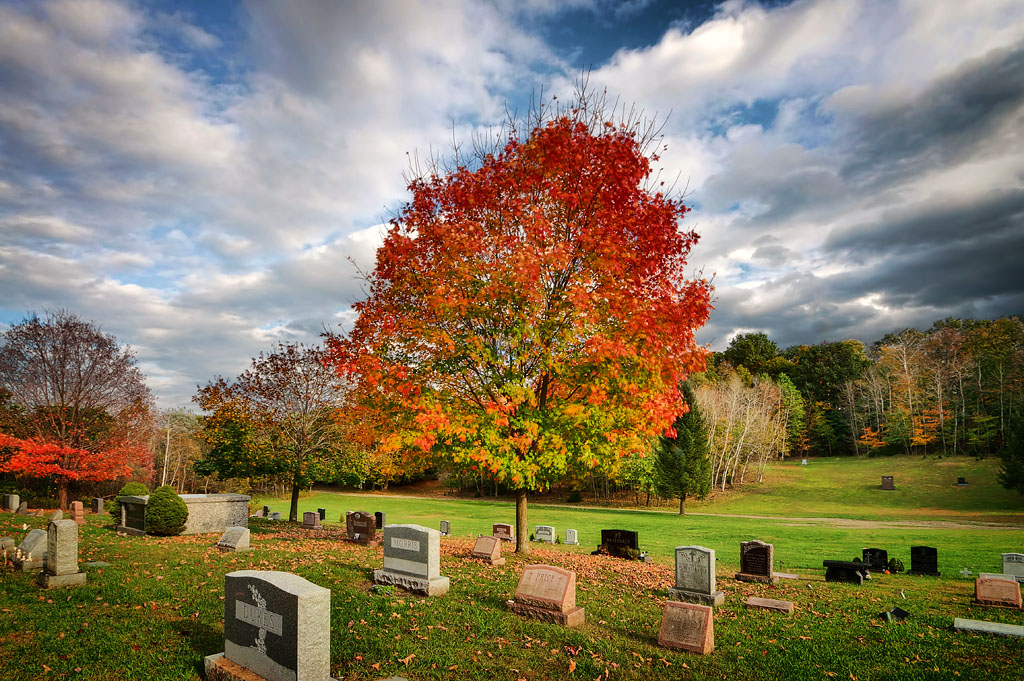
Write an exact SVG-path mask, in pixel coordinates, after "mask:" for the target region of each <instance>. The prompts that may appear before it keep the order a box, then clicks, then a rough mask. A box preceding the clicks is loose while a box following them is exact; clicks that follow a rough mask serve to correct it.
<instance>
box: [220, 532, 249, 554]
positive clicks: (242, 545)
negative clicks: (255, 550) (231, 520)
mask: <svg viewBox="0 0 1024 681" xmlns="http://www.w3.org/2000/svg"><path fill="white" fill-rule="evenodd" d="M249 536H250V533H249V528H248V527H229V528H228V529H226V530H224V534H223V536H221V538H220V541H218V542H217V548H218V549H220V550H221V551H233V552H235V553H242V552H245V551H251V550H252V547H251V546H249Z"/></svg>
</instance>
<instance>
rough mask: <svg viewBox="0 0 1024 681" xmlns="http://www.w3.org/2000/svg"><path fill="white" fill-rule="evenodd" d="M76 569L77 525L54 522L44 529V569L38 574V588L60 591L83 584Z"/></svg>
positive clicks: (59, 521) (66, 522) (81, 574)
mask: <svg viewBox="0 0 1024 681" xmlns="http://www.w3.org/2000/svg"><path fill="white" fill-rule="evenodd" d="M85 580H86V576H85V573H84V572H82V571H81V570H79V569H78V523H76V522H75V521H74V520H54V521H53V522H51V523H50V525H49V527H47V529H46V567H45V568H44V569H43V571H42V572H40V573H39V578H38V582H39V586H41V587H43V588H46V589H60V588H62V587H65V586H81V585H83V584H85Z"/></svg>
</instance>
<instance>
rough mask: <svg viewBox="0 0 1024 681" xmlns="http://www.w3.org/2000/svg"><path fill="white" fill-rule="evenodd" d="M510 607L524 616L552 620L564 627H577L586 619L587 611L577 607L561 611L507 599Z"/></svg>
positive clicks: (544, 620)
mask: <svg viewBox="0 0 1024 681" xmlns="http://www.w3.org/2000/svg"><path fill="white" fill-rule="evenodd" d="M506 603H508V607H509V608H511V610H512V612H514V613H516V614H517V615H522V616H523V617H529V618H530V619H534V620H540V621H542V622H552V623H554V624H561V625H562V626H563V627H575V626H579V625H580V624H583V621H584V620H585V619H586V611H585V610H584V609H583V608H580V607H576V608H573V609H572V610H570V611H569V612H561V611H559V610H548V609H547V608H538V607H537V606H535V605H527V604H526V603H517V602H515V601H506Z"/></svg>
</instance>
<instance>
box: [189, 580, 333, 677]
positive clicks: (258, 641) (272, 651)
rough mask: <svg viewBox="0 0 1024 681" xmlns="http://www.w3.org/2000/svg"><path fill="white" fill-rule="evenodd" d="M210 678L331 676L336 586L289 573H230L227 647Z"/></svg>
mask: <svg viewBox="0 0 1024 681" xmlns="http://www.w3.org/2000/svg"><path fill="white" fill-rule="evenodd" d="M203 666H204V668H205V671H206V678H207V681H253V679H254V676H255V678H256V679H266V680H267V681H299V680H301V681H329V680H330V671H331V591H330V589H325V588H323V587H322V586H317V585H316V584H313V583H312V582H309V581H307V580H305V579H303V578H302V577H299V576H298V575H293V574H291V573H289V572H272V571H260V570H239V571H237V572H229V573H228V574H226V575H225V576H224V652H223V653H218V654H216V655H210V656H209V657H207V658H205V660H204V664H203Z"/></svg>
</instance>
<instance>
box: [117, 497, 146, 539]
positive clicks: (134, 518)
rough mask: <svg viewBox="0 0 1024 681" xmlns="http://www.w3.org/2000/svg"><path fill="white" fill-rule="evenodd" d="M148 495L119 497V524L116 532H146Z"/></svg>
mask: <svg viewBox="0 0 1024 681" xmlns="http://www.w3.org/2000/svg"><path fill="white" fill-rule="evenodd" d="M147 501H148V497H121V498H120V499H119V502H120V504H121V524H120V525H118V526H117V531H118V532H124V533H126V534H146V503H147Z"/></svg>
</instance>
